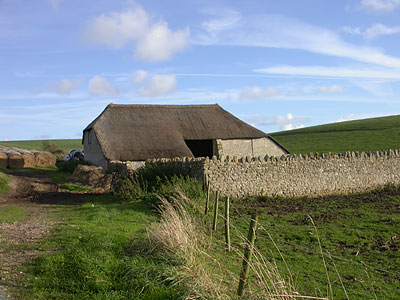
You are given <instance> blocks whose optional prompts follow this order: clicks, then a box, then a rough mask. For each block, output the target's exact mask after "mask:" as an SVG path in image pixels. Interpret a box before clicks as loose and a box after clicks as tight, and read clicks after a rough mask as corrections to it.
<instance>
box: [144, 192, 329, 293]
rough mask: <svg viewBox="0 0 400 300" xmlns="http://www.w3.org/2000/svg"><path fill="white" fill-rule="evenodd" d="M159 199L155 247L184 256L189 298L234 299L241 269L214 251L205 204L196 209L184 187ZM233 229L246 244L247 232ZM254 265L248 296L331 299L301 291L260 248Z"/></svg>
mask: <svg viewBox="0 0 400 300" xmlns="http://www.w3.org/2000/svg"><path fill="white" fill-rule="evenodd" d="M159 199H160V202H161V205H160V208H159V211H160V215H161V218H160V222H159V223H158V224H157V225H155V226H154V227H153V228H152V229H151V230H150V240H151V242H152V243H153V245H154V246H155V247H158V248H161V249H163V250H164V251H165V252H166V253H169V254H170V255H173V256H175V257H178V258H179V259H180V260H181V262H182V265H181V267H180V270H179V276H180V283H184V284H185V286H187V287H189V292H188V295H187V299H234V298H235V297H236V290H237V286H238V277H239V273H238V274H232V273H231V272H230V271H229V270H228V268H227V267H225V266H223V265H221V264H220V263H219V262H218V260H217V259H216V258H215V257H216V256H214V255H213V245H212V241H211V239H210V237H209V234H208V233H207V229H206V226H205V224H204V221H202V219H201V218H200V211H202V210H201V208H200V207H198V208H195V209H193V201H191V200H190V199H189V198H188V197H187V196H186V195H185V194H184V193H183V192H182V191H181V190H180V189H177V190H176V193H175V195H174V196H172V197H170V198H168V199H166V198H164V197H159ZM188 207H190V209H189V210H188V209H187V208H188ZM196 210H197V212H198V213H196ZM189 211H190V212H189ZM232 229H233V230H235V231H236V234H237V235H238V236H239V237H240V239H241V240H242V243H241V244H242V246H243V245H244V244H246V243H247V242H248V241H247V237H246V236H245V235H244V234H242V233H240V232H237V229H236V228H234V227H232ZM214 247H216V246H215V245H214ZM232 249H233V251H234V252H235V254H236V255H237V260H238V261H240V259H243V248H242V247H240V246H239V247H233V248H232ZM278 251H279V249H278ZM250 267H251V270H252V274H253V275H252V277H253V278H252V279H253V280H252V283H251V285H250V286H248V289H247V293H246V299H271V300H289V299H327V298H316V297H308V296H301V295H299V294H298V293H297V292H296V290H295V288H294V286H293V284H292V280H291V279H290V278H289V279H285V278H283V276H282V275H281V274H280V272H279V270H278V267H277V265H276V263H275V262H274V261H270V260H268V259H267V258H266V257H265V256H264V255H263V254H262V253H261V252H260V251H258V250H257V249H254V254H253V259H252V261H251V264H250ZM254 278H255V280H254Z"/></svg>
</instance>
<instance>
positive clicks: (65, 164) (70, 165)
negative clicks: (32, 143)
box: [56, 161, 89, 174]
mask: <svg viewBox="0 0 400 300" xmlns="http://www.w3.org/2000/svg"><path fill="white" fill-rule="evenodd" d="M79 164H81V165H89V162H86V161H57V162H56V167H57V168H58V170H59V171H62V172H66V173H70V174H72V173H73V172H74V170H75V168H76V167H77V166H78V165H79Z"/></svg>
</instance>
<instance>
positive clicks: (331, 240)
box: [212, 190, 400, 300]
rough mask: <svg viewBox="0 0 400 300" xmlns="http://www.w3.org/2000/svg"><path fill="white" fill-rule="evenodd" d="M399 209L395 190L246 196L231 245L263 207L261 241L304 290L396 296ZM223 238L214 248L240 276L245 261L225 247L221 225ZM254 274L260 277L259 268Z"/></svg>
mask: <svg viewBox="0 0 400 300" xmlns="http://www.w3.org/2000/svg"><path fill="white" fill-rule="evenodd" d="M399 207H400V193H399V191H390V190H389V191H385V192H376V193H372V194H365V195H358V196H356V195H352V196H341V197H324V198H318V199H306V198H304V199H258V200H257V201H254V202H252V203H251V205H250V204H249V202H248V200H246V201H242V202H236V203H233V205H232V209H233V211H232V214H233V217H232V220H231V223H232V226H233V227H235V229H234V230H232V236H233V244H234V246H236V247H239V246H240V242H241V239H239V238H238V237H237V236H238V232H241V235H243V236H246V234H247V231H248V226H249V220H250V213H252V212H254V211H255V210H257V211H258V213H259V228H258V232H257V240H256V247H257V248H258V250H259V251H260V253H262V254H263V255H264V256H265V258H266V260H267V261H270V262H271V263H272V265H275V264H276V265H277V267H278V269H279V272H280V274H281V275H282V276H283V278H285V279H286V280H287V281H288V282H289V281H291V283H292V284H293V285H294V286H295V290H296V291H297V292H298V293H300V295H306V296H314V297H328V298H329V299H346V293H347V295H348V298H349V299H375V294H376V297H377V299H392V300H395V299H398V298H399V297H400V289H399V282H400V272H399V270H398V266H399V265H400V251H399V249H400V236H399V233H400V212H399V209H398V208H399ZM220 213H221V214H222V211H220ZM309 216H310V217H311V218H312V220H313V222H314V223H315V227H314V226H313V224H312V221H311V218H310V217H309ZM221 223H222V221H221ZM217 237H218V239H219V241H220V246H219V247H215V246H214V248H215V249H219V251H218V252H217V251H216V252H214V253H213V254H212V255H213V257H214V258H215V259H216V260H218V261H219V263H221V264H223V265H227V266H229V268H230V271H231V272H232V273H233V274H239V270H240V266H241V259H239V258H238V256H237V254H236V253H230V254H229V255H227V253H226V252H225V251H224V250H223V248H224V246H223V243H222V242H221V241H224V236H223V224H221V225H220V230H219V232H218V235H217ZM271 238H272V239H271ZM318 239H320V242H321V247H320V245H319V240H318ZM278 249H279V251H278ZM321 250H322V251H323V253H324V259H325V261H326V265H327V269H325V267H324V261H323V259H322V255H321ZM283 259H284V260H283ZM287 266H288V268H287ZM289 271H290V272H289ZM327 275H328V276H329V281H328V278H327ZM290 277H291V278H292V280H290ZM250 280H251V281H253V283H254V282H256V281H257V279H256V278H255V275H254V272H253V274H252V276H251V278H250ZM342 284H343V286H342ZM330 285H331V287H332V291H330V288H329V286H330Z"/></svg>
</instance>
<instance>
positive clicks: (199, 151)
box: [185, 140, 214, 158]
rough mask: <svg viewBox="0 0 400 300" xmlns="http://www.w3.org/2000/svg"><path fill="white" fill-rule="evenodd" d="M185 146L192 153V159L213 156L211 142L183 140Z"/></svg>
mask: <svg viewBox="0 0 400 300" xmlns="http://www.w3.org/2000/svg"><path fill="white" fill-rule="evenodd" d="M185 143H186V146H188V148H189V149H190V151H192V153H193V155H194V157H207V156H208V157H209V158H211V157H212V156H213V154H214V153H213V142H212V140H185Z"/></svg>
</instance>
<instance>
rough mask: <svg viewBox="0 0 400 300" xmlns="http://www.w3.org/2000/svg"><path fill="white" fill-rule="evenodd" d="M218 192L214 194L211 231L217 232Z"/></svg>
mask: <svg viewBox="0 0 400 300" xmlns="http://www.w3.org/2000/svg"><path fill="white" fill-rule="evenodd" d="M218 201H219V191H216V192H215V202H214V220H213V227H212V228H213V230H214V231H215V230H217V218H218Z"/></svg>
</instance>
